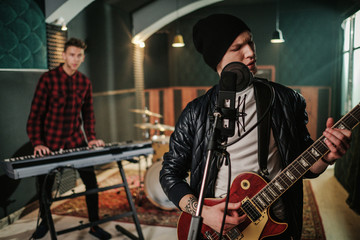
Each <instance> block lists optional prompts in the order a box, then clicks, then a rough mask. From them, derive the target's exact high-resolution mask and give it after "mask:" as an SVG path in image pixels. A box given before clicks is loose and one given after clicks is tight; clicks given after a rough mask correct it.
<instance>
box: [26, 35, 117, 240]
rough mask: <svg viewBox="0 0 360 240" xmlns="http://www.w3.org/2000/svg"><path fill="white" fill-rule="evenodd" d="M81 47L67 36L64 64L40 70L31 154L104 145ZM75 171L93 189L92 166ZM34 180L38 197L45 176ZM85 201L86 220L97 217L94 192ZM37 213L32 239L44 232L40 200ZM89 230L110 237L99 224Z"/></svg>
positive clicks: (29, 128)
mask: <svg viewBox="0 0 360 240" xmlns="http://www.w3.org/2000/svg"><path fill="white" fill-rule="evenodd" d="M85 49H86V44H85V43H84V42H83V41H81V40H79V39H75V38H71V39H70V40H69V41H67V42H66V43H65V47H64V52H63V54H62V56H63V59H64V63H63V64H61V65H60V66H59V67H57V68H55V69H53V70H50V71H48V72H46V73H44V74H43V75H42V76H41V78H40V80H39V82H38V85H37V87H36V91H35V95H34V98H33V101H32V105H31V111H30V115H29V119H28V122H27V133H28V136H29V138H30V141H31V143H32V145H33V146H34V155H39V156H43V155H47V154H50V153H51V152H52V151H58V150H60V149H70V148H77V147H85V146H89V147H93V146H98V147H100V146H104V145H105V143H104V141H103V140H100V139H96V137H95V116H94V109H93V99H92V86H91V82H90V80H89V79H88V78H87V77H86V76H85V75H84V74H82V73H80V72H79V71H78V68H79V67H80V65H81V63H82V62H83V61H84V58H85V55H84V51H85ZM82 127H83V129H84V131H83V129H82ZM84 132H85V134H84ZM78 171H79V173H80V177H81V179H82V181H83V183H84V184H85V186H86V189H87V190H89V189H94V188H97V181H96V175H95V173H94V167H86V168H82V169H79V170H78ZM37 181H38V185H39V186H38V187H39V191H38V196H39V198H40V197H41V192H42V191H41V190H42V185H43V184H45V182H44V181H45V176H44V175H42V176H38V178H37ZM53 182H54V178H53V177H52V178H51V179H49V178H48V180H47V181H46V189H47V193H48V195H49V196H50V193H51V189H52V185H53ZM86 203H87V207H88V214H89V221H90V222H94V221H97V220H99V214H98V208H99V207H98V194H97V193H95V194H91V195H86ZM40 216H41V218H42V219H43V221H42V222H41V223H40V225H39V226H38V227H37V229H36V231H35V233H34V234H33V236H32V238H35V239H39V238H42V237H44V236H45V234H46V233H47V232H48V226H47V224H46V221H44V219H45V212H44V206H43V204H42V202H41V201H40ZM90 233H91V234H92V235H94V236H96V237H98V238H99V239H110V238H111V235H110V234H109V233H107V232H106V231H104V230H103V229H101V228H100V227H99V226H93V227H91V228H90Z"/></svg>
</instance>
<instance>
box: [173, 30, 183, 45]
mask: <svg viewBox="0 0 360 240" xmlns="http://www.w3.org/2000/svg"><path fill="white" fill-rule="evenodd" d="M171 46H173V47H184V46H185V43H184V38H183V36H182V35H181V34H180V33H179V34H176V35H175V37H174V41H173V43H172V45H171Z"/></svg>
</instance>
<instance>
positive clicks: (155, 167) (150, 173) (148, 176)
mask: <svg viewBox="0 0 360 240" xmlns="http://www.w3.org/2000/svg"><path fill="white" fill-rule="evenodd" d="M161 167H162V161H158V162H154V163H153V164H152V165H151V167H150V168H149V169H148V170H147V171H146V173H145V179H144V190H145V194H146V197H147V198H148V199H149V201H150V202H151V203H152V204H154V205H155V206H157V207H159V208H161V209H163V210H173V209H176V206H175V205H174V204H173V203H172V202H171V201H170V200H169V199H168V198H167V196H166V195H165V193H164V191H163V189H162V188H161V185H160V182H159V174H160V170H161Z"/></svg>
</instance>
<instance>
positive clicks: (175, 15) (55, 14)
mask: <svg viewBox="0 0 360 240" xmlns="http://www.w3.org/2000/svg"><path fill="white" fill-rule="evenodd" d="M0 12H1V14H0V49H1V50H0V112H1V119H0V131H1V134H0V142H1V144H0V159H1V161H2V162H1V164H2V168H0V179H1V181H0V184H1V187H0V188H1V190H0V192H1V194H0V196H1V197H0V207H1V208H0V239H7V240H15V239H19V240H20V239H21V240H23V239H29V238H30V236H31V234H32V233H33V232H34V230H35V228H36V224H37V219H38V206H39V205H38V199H37V195H36V191H37V190H36V184H35V175H36V173H24V174H25V175H24V176H17V177H16V175H13V176H12V177H11V176H8V174H7V173H6V172H5V170H4V168H5V167H4V166H5V162H4V160H6V159H11V158H14V157H20V156H24V157H26V155H28V154H29V139H28V137H27V134H26V121H27V118H28V115H29V111H30V105H31V100H32V97H33V94H34V90H35V87H36V84H37V82H38V80H39V77H40V76H41V74H43V73H44V72H45V71H47V70H48V69H52V68H54V67H56V66H58V65H59V63H61V61H62V59H61V57H59V56H61V52H62V50H63V48H62V44H63V43H64V42H65V41H66V40H67V39H69V38H70V37H76V38H80V39H83V40H84V41H85V42H86V44H87V45H88V48H87V49H86V51H85V55H86V57H85V61H84V62H83V63H82V65H81V66H80V68H79V71H80V72H82V73H84V74H85V75H86V76H87V77H88V78H89V79H90V80H91V82H92V86H93V100H94V111H95V117H96V134H97V138H99V139H103V140H104V141H105V143H107V144H108V146H120V148H123V149H124V152H122V153H121V154H123V155H121V154H120V155H121V156H120V158H121V160H120V161H121V162H122V167H123V170H124V176H129V175H133V176H134V177H135V178H136V177H137V178H136V179H137V181H134V182H132V181H131V180H128V184H127V186H126V187H128V188H129V189H130V188H131V199H130V200H129V201H132V202H133V203H134V206H135V211H130V213H131V214H133V216H134V215H135V216H136V217H138V220H139V221H140V223H141V224H136V223H132V222H124V221H117V220H120V219H111V220H109V221H104V222H103V223H101V227H103V228H104V229H105V230H106V231H108V232H109V233H111V235H112V239H137V237H139V233H140V234H142V235H143V239H147V240H151V239H167V240H169V239H176V231H177V229H176V226H166V225H162V224H160V223H158V224H157V223H155V224H145V223H143V222H142V220H143V219H141V216H142V215H140V214H139V215H137V210H138V207H139V206H140V205H141V202H140V200H139V199H140V198H141V197H142V199H147V201H148V202H150V204H152V205H153V206H154V209H158V211H157V212H167V211H169V212H170V211H171V212H176V211H177V209H176V207H175V206H173V205H172V204H171V203H169V201H168V200H167V198H166V196H165V194H164V193H163V192H162V189H160V188H161V187H160V184H159V183H158V181H157V180H158V176H159V171H160V166H161V161H162V156H163V154H164V153H165V152H166V151H167V150H168V144H169V138H170V135H171V133H172V132H173V131H174V128H175V124H176V121H177V118H178V117H179V115H180V113H181V110H182V109H183V108H184V107H185V106H186V104H187V103H188V102H189V101H191V100H193V99H194V98H196V97H197V96H200V95H202V94H204V93H205V92H206V91H207V90H208V89H209V88H210V87H211V86H213V85H215V84H217V83H218V80H219V79H218V75H217V74H216V73H215V72H214V71H212V70H211V69H210V68H209V67H208V66H207V65H206V64H205V63H204V61H203V60H202V57H201V56H200V54H198V53H197V52H196V50H195V47H194V45H193V43H192V26H193V25H194V24H195V23H196V22H197V20H199V19H201V18H203V17H205V16H207V15H209V14H212V13H229V14H233V15H236V16H238V17H241V18H242V19H243V20H244V21H245V22H246V23H247V24H248V25H249V26H250V28H251V29H252V33H253V36H254V40H255V43H256V51H257V65H258V69H259V71H258V73H257V74H258V75H259V77H263V78H267V79H268V80H270V81H275V82H279V83H281V84H284V85H286V86H289V87H291V88H293V89H295V90H296V91H299V92H300V93H301V94H302V95H303V96H304V98H305V99H306V101H307V112H308V114H309V124H308V129H309V132H310V134H311V137H312V138H313V139H317V138H318V137H320V136H321V134H322V131H323V130H324V126H325V121H326V119H327V117H328V116H333V117H334V118H335V119H339V118H340V117H341V116H342V115H344V114H346V113H347V112H348V111H349V110H350V109H351V108H352V107H354V106H355V105H356V104H357V103H359V100H360V95H359V88H360V70H359V67H358V66H359V64H360V54H359V53H360V3H359V1H358V0H83V1H79V0H3V1H0ZM280 29H281V30H280ZM274 31H275V33H277V34H278V37H280V40H282V41H280V42H278V43H273V42H271V41H270V40H271V39H272V37H273V33H274ZM279 33H280V34H279ZM175 42H176V43H177V44H178V45H179V44H180V47H178V46H177V47H176V44H175V45H173V43H175ZM359 144H360V128H359V127H356V128H355V129H354V131H353V136H352V144H351V148H350V150H349V151H348V153H347V154H346V155H345V156H344V157H343V158H342V159H341V161H338V162H337V163H336V164H335V165H334V166H331V167H329V168H328V169H327V170H326V172H325V173H324V174H322V175H321V176H320V177H318V178H316V179H311V180H309V181H310V186H311V189H312V194H313V196H314V199H315V201H314V202H313V205H314V206H313V207H315V209H317V210H318V214H319V216H320V217H319V219H320V220H319V221H320V226H321V229H322V230H321V231H323V234H322V235H321V236H315V237H314V238H307V239H334V240H335V239H343V240H346V239H349V240H350V239H360V238H359V230H358V229H359V227H360V190H359V189H360V148H359V147H358V146H359ZM128 146H129V148H131V149H130V150H129V149H127V147H128ZM85 151H86V150H85ZM99 151H101V149H100V150H99ZM60 154H61V153H60ZM104 155H105V153H104ZM86 157H87V156H85V158H86ZM96 159H98V162H96V161H95V160H96ZM23 160H24V159H22V158H19V159H17V160H16V161H15V160H14V162H21V161H23ZM95 160H94V163H93V165H95V169H96V173H97V180H98V182H99V183H101V182H103V181H106V180H107V179H108V178H109V177H110V176H112V175H113V174H115V173H119V168H118V166H117V164H116V162H115V160H112V161H108V160H104V158H103V157H98V158H95ZM117 160H119V159H117ZM117 160H116V161H117ZM59 161H61V160H59ZM76 161H77V159H76V157H75V158H72V162H71V164H72V163H75V162H76ZM53 162H54V160H53ZM14 164H15V163H14ZM36 166H38V165H35V167H36ZM35 167H34V168H35ZM65 170H66V169H65ZM36 171H37V170H35V172H36ZM26 174H29V175H26ZM74 174H75V175H74ZM58 175H59V173H58ZM68 175H69V176H70V177H69V179H75V181H73V180H69V181H70V182H72V183H71V184H68V185H70V186H66V184H64V185H65V186H64V189H62V190H61V195H60V196H62V195H66V194H70V195H71V194H74V193H78V192H81V191H82V189H83V184H82V182H81V180H80V178H79V176H78V175H76V173H73V171H71V170H69V171H68ZM119 176H120V175H119ZM119 179H120V178H119ZM64 181H65V180H64ZM116 184H121V181H120V182H118V183H116ZM122 187H123V185H122ZM118 191H119V192H121V191H124V190H122V188H120V190H118ZM67 201H68V202H69V201H72V199H70V200H69V199H62V200H60V201H57V202H55V201H54V202H53V204H52V206H51V209H52V210H53V209H54V208H56V207H58V206H60V205H61V204H63V203H65V202H67ZM104 204H105V205H106V203H104ZM129 204H130V203H129ZM85 208H86V207H85ZM67 210H68V211H72V209H67ZM138 211H139V210H138ZM52 218H53V221H54V228H55V229H56V231H60V230H61V229H66V228H69V227H74V226H77V225H79V224H80V225H79V226H80V228H79V229H77V230H73V231H69V232H65V233H63V234H57V236H56V234H55V237H54V236H53V235H51V233H50V232H48V233H47V235H46V236H45V237H44V239H95V238H94V237H92V236H91V235H89V233H88V228H86V227H83V228H81V225H83V224H85V223H86V222H87V218H86V217H83V216H73V215H71V214H52ZM104 218H105V216H104ZM315 224H319V223H315ZM119 226H120V230H119ZM124 229H125V231H124ZM309 231H311V229H310V230H309ZM127 232H130V233H127Z"/></svg>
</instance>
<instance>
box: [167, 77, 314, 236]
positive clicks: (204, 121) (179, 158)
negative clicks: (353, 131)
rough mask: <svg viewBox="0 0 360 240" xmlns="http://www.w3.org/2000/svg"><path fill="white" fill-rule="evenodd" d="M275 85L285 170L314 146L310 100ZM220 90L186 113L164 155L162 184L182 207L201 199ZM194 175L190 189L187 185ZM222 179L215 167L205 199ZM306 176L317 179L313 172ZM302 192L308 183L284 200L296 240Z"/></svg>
mask: <svg viewBox="0 0 360 240" xmlns="http://www.w3.org/2000/svg"><path fill="white" fill-rule="evenodd" d="M256 81H266V80H263V79H256ZM269 83H270V85H271V86H272V87H273V89H274V91H275V100H274V105H273V107H272V121H271V128H272V130H273V134H274V138H275V141H276V143H277V146H278V149H279V152H280V156H281V163H282V167H283V168H285V167H286V166H287V165H288V164H289V163H290V162H291V161H293V160H295V159H296V157H298V156H299V155H300V154H301V153H302V152H303V151H304V150H306V149H307V148H308V146H310V145H311V144H312V143H313V140H312V139H311V138H310V135H309V132H308V130H307V128H306V124H307V122H308V116H307V113H306V111H305V107H306V103H305V100H304V98H303V97H302V96H301V95H300V94H299V93H297V92H295V91H294V90H292V89H290V88H287V87H285V86H283V85H280V84H277V83H274V82H269ZM218 90H219V87H218V85H216V86H214V87H213V88H211V89H210V90H209V91H208V92H207V93H206V94H205V95H203V96H200V97H198V98H196V99H195V100H193V101H192V102H190V103H189V104H188V105H187V106H186V108H185V109H184V110H183V112H182V114H181V116H180V117H179V119H178V122H177V124H176V127H175V131H174V133H173V134H172V135H171V138H170V145H169V152H167V153H165V155H164V162H163V167H162V170H161V172H160V183H161V186H162V188H163V190H164V192H165V194H166V195H167V196H168V198H169V199H170V200H171V201H172V202H173V203H174V204H175V205H176V206H179V205H178V204H179V201H180V199H181V198H182V197H183V196H185V195H186V194H194V195H195V196H198V195H199V192H200V187H201V180H202V177H203V172H204V167H205V162H206V155H207V146H208V142H209V137H210V133H211V131H210V130H211V128H212V123H211V122H210V117H209V116H212V113H213V111H214V109H215V103H216V100H217V93H218ZM256 98H258V96H256ZM189 171H190V172H191V175H190V185H188V184H187V183H186V182H185V180H184V179H186V177H187V176H188V172H189ZM217 173H218V168H217V166H216V163H215V161H213V163H212V165H211V166H210V172H209V183H208V187H207V191H206V192H205V193H204V196H205V197H214V186H215V181H216V178H217ZM306 176H307V177H316V176H317V175H316V174H313V173H311V172H307V174H306ZM302 188H303V184H302V180H299V181H298V182H297V183H295V184H294V185H293V186H292V187H291V188H290V189H289V190H288V191H287V192H286V193H285V194H284V195H283V199H284V203H285V207H286V211H287V218H288V222H289V230H290V232H291V235H293V237H294V239H300V235H301V229H302V209H303V189H302Z"/></svg>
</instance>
